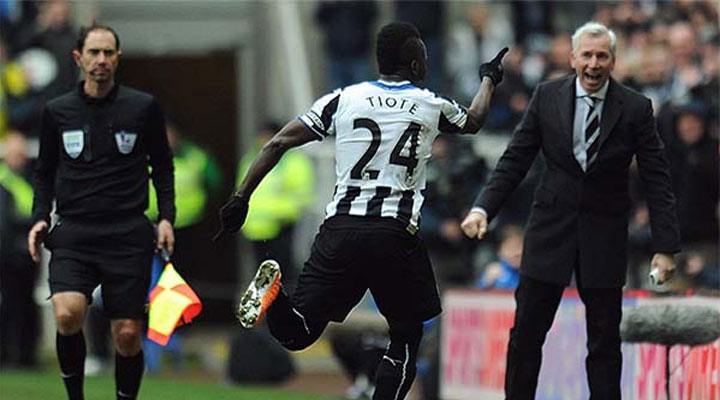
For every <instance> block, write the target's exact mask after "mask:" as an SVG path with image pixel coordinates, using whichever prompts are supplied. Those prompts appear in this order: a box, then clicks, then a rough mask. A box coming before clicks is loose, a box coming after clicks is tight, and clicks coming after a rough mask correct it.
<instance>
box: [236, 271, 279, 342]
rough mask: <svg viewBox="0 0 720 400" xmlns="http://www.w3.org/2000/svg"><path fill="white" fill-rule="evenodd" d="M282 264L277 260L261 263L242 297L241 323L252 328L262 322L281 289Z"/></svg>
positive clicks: (238, 314)
mask: <svg viewBox="0 0 720 400" xmlns="http://www.w3.org/2000/svg"><path fill="white" fill-rule="evenodd" d="M281 275H282V274H281V273H280V265H279V264H278V263H277V262H276V261H275V260H265V261H263V262H262V263H261V264H260V267H259V268H258V271H257V273H256V274H255V278H253V280H252V282H250V286H248V288H247V290H246V291H245V293H243V295H242V297H241V298H240V304H239V305H238V308H237V311H236V314H235V315H236V317H237V319H238V321H240V325H242V326H243V327H245V328H252V327H254V326H255V325H256V324H257V323H258V322H260V321H261V320H262V318H263V316H264V315H265V313H266V312H267V310H268V308H270V306H271V305H272V303H273V302H274V301H275V299H276V298H277V296H278V294H279V293H280V290H281V284H280V277H281Z"/></svg>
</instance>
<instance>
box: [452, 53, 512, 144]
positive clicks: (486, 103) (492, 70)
mask: <svg viewBox="0 0 720 400" xmlns="http://www.w3.org/2000/svg"><path fill="white" fill-rule="evenodd" d="M507 52H508V48H507V47H505V48H503V49H502V50H500V52H498V53H497V55H496V56H495V58H493V59H492V60H491V61H489V62H486V63H484V64H482V65H480V69H479V71H478V74H479V75H480V87H479V88H478V91H477V93H476V94H475V97H473V100H472V103H471V104H470V107H469V108H468V120H467V123H466V124H465V129H464V131H463V133H476V132H477V131H479V130H480V128H481V127H482V126H483V124H484V123H485V117H487V114H488V111H489V110H490V100H492V95H493V93H494V92H495V87H496V86H497V85H499V84H500V82H502V78H503V67H502V59H503V57H505V53H507Z"/></svg>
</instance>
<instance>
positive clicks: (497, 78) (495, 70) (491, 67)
mask: <svg viewBox="0 0 720 400" xmlns="http://www.w3.org/2000/svg"><path fill="white" fill-rule="evenodd" d="M507 52H508V48H507V47H505V48H504V49H502V50H500V52H499V53H497V55H496V56H495V58H493V59H492V61H490V62H486V63H484V64H480V70H479V71H478V74H479V75H480V80H481V81H482V78H483V77H484V76H487V77H489V78H490V79H491V80H492V81H493V84H494V85H495V86H497V85H499V84H500V82H502V79H503V67H502V59H503V57H504V56H505V53H507Z"/></svg>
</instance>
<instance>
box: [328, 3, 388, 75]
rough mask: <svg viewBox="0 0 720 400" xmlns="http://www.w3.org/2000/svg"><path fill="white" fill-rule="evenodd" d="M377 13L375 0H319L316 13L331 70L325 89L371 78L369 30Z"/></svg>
mask: <svg viewBox="0 0 720 400" xmlns="http://www.w3.org/2000/svg"><path fill="white" fill-rule="evenodd" d="M376 16H377V5H376V4H375V2H374V1H334V0H328V1H321V2H320V5H319V6H318V8H317V12H316V14H315V19H316V21H317V22H318V24H319V25H320V29H322V31H323V32H324V33H325V51H326V55H327V58H328V63H329V67H330V73H329V74H328V82H327V84H328V86H329V87H328V89H335V88H342V87H345V86H348V85H351V84H353V83H355V82H359V81H364V80H367V79H370V78H371V77H372V76H373V75H374V74H373V72H372V67H371V64H370V53H371V50H372V31H373V29H374V26H373V25H374V24H375V18H376Z"/></svg>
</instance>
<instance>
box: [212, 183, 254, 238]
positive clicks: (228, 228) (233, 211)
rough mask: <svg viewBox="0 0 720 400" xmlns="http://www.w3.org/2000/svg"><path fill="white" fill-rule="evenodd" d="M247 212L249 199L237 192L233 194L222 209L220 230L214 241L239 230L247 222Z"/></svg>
mask: <svg viewBox="0 0 720 400" xmlns="http://www.w3.org/2000/svg"><path fill="white" fill-rule="evenodd" d="M247 213H248V201H247V199H245V198H244V197H241V196H238V195H236V194H235V195H233V196H232V197H231V198H230V200H228V202H227V203H225V205H224V206H222V208H221V209H220V230H219V231H218V233H216V234H215V236H214V237H213V239H212V240H213V242H217V241H218V240H220V238H222V237H223V236H225V234H227V233H236V232H237V231H239V230H240V228H242V226H243V224H244V223H245V218H247Z"/></svg>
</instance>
